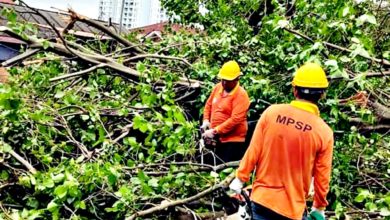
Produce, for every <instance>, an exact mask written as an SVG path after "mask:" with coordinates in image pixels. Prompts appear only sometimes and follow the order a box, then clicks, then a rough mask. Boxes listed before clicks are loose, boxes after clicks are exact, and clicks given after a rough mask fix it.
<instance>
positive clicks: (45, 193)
mask: <svg viewBox="0 0 390 220" xmlns="http://www.w3.org/2000/svg"><path fill="white" fill-rule="evenodd" d="M22 4H24V3H22ZM24 5H25V6H26V7H28V8H29V9H30V10H31V12H30V13H33V14H35V15H38V16H41V17H42V19H44V20H45V21H46V22H47V24H49V26H50V27H51V31H53V32H54V33H55V34H56V36H57V38H56V39H55V40H54V41H53V40H52V41H47V40H43V39H37V38H36V37H34V36H30V35H28V34H26V33H21V32H18V31H17V30H15V29H12V28H10V27H6V26H2V27H0V32H2V33H3V34H6V35H8V36H10V37H13V38H16V39H18V40H20V41H23V42H24V43H25V45H26V49H25V51H24V52H23V53H21V54H20V55H18V56H16V57H14V58H12V59H10V60H7V61H5V62H3V63H2V67H3V68H2V69H1V70H2V71H3V72H9V79H8V80H7V79H5V80H3V81H8V83H7V84H5V85H2V87H1V92H2V94H3V95H2V96H1V98H0V99H1V100H2V101H1V103H2V107H1V112H2V116H1V118H0V122H1V124H3V125H4V126H5V127H6V128H4V129H3V132H2V137H1V138H0V143H1V145H2V148H1V150H0V152H1V153H0V158H1V160H0V167H1V170H2V173H1V175H2V178H1V180H0V201H1V202H0V208H1V209H2V213H3V214H2V215H1V216H2V217H4V218H8V219H14V218H15V217H16V216H19V217H30V218H32V219H33V218H37V217H45V216H52V215H53V216H58V217H66V218H73V217H77V216H83V217H88V218H90V219H91V218H96V219H107V218H112V217H113V214H112V213H114V215H115V217H116V218H123V217H125V216H127V219H135V218H137V217H142V216H150V215H154V214H155V215H157V216H158V215H160V216H166V215H170V214H172V213H184V214H185V215H187V214H188V213H190V216H192V217H194V216H195V218H205V219H207V218H212V217H216V216H223V215H225V212H223V211H222V208H221V207H219V211H220V212H218V207H217V208H215V207H214V206H215V205H211V207H213V209H214V210H215V209H216V212H212V213H207V212H206V213H197V212H195V211H193V210H192V209H198V208H202V206H203V203H200V202H196V201H198V200H200V199H203V198H207V199H208V202H205V203H208V204H211V200H212V196H211V194H212V193H213V192H215V191H218V190H220V189H225V188H226V187H227V185H228V184H229V183H230V181H231V180H232V175H230V176H228V175H229V174H230V173H231V172H232V170H230V171H229V172H225V173H226V175H225V174H224V175H222V176H218V175H217V176H214V177H211V176H210V175H209V174H210V172H219V171H221V170H223V169H226V168H229V167H236V166H237V164H238V163H237V162H235V163H232V164H225V165H222V166H217V167H213V166H209V165H204V164H198V163H196V159H195V151H196V146H197V139H198V134H197V131H196V129H194V128H195V123H193V122H191V119H193V115H191V112H190V111H193V104H194V100H195V98H196V97H197V95H198V94H199V91H200V90H199V89H200V88H201V86H202V82H200V81H197V80H194V79H190V78H189V77H188V76H187V75H189V74H190V73H191V72H193V71H194V69H193V67H192V65H191V63H189V62H188V61H187V60H186V59H184V58H180V57H174V56H168V55H165V54H163V53H162V52H161V53H147V52H146V50H147V49H148V48H143V45H142V44H138V45H137V44H134V43H133V42H131V41H129V40H128V39H126V38H124V37H123V36H121V35H119V34H117V33H115V32H113V31H112V30H111V29H109V28H107V27H105V26H104V25H102V24H101V23H98V22H96V21H94V20H91V19H88V18H86V17H84V16H81V15H79V14H77V13H76V12H74V11H72V10H69V15H70V18H71V20H70V21H69V24H68V25H67V27H66V28H64V29H61V30H59V29H58V28H56V27H55V26H54V25H52V24H51V22H50V21H49V20H48V18H46V17H45V16H44V15H43V14H41V13H40V12H39V11H38V10H35V9H34V8H30V7H29V6H28V5H26V4H24ZM76 22H82V23H85V24H87V25H89V26H91V27H93V28H95V29H97V30H99V31H100V32H101V33H103V34H104V35H106V36H108V37H109V39H108V41H111V42H112V43H111V44H110V46H109V48H108V49H107V48H106V49H102V48H101V45H99V43H100V42H99V43H98V44H97V45H91V44H80V43H77V42H81V41H78V39H77V36H71V35H69V30H70V29H71V28H72V27H73V26H74V25H75V23H76ZM20 25H22V24H20ZM161 51H164V49H163V50H161ZM5 68H7V71H6V69H5ZM196 112H197V111H196ZM142 164H144V165H142ZM183 174H185V175H183ZM180 179H182V180H180ZM179 180H180V181H181V182H180V183H176V182H178V181H179ZM200 180H201V181H200ZM160 182H162V183H160ZM164 182H165V185H164V186H163V185H162V184H163V183H164ZM190 183H191V184H190ZM178 184H179V185H180V186H181V184H185V186H181V188H182V189H181V190H177V191H175V189H174V187H178V186H179V185H178ZM165 187H166V188H165ZM191 202H195V205H192V206H191V207H190V208H189V206H186V205H188V204H189V203H191ZM171 207H174V209H173V210H172V208H171ZM221 211H222V212H221ZM196 216H197V217H196ZM192 217H191V218H192Z"/></svg>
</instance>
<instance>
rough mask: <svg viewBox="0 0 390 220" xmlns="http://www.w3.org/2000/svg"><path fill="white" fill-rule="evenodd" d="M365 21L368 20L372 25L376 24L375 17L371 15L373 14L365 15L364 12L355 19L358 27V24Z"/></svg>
mask: <svg viewBox="0 0 390 220" xmlns="http://www.w3.org/2000/svg"><path fill="white" fill-rule="evenodd" d="M366 22H368V23H371V24H374V25H376V24H377V23H376V19H375V17H374V16H373V15H367V14H364V15H362V16H360V17H358V18H357V19H356V25H357V26H358V27H359V26H362V25H363V24H364V23H366Z"/></svg>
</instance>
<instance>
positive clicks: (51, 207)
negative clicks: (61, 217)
mask: <svg viewBox="0 0 390 220" xmlns="http://www.w3.org/2000/svg"><path fill="white" fill-rule="evenodd" d="M57 207H58V204H57V203H55V200H54V199H53V200H51V201H50V202H49V204H47V207H46V209H47V210H49V211H50V212H53V211H55V210H56V209H57Z"/></svg>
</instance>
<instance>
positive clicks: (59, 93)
mask: <svg viewBox="0 0 390 220" xmlns="http://www.w3.org/2000/svg"><path fill="white" fill-rule="evenodd" d="M64 95H65V92H63V91H58V92H57V93H56V94H55V96H54V98H57V99H60V98H62V97H64Z"/></svg>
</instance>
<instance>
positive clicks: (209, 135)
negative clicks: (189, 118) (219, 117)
mask: <svg viewBox="0 0 390 220" xmlns="http://www.w3.org/2000/svg"><path fill="white" fill-rule="evenodd" d="M214 136H215V130H214V129H209V130H206V131H205V132H204V133H203V137H205V138H209V139H213V138H214Z"/></svg>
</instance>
